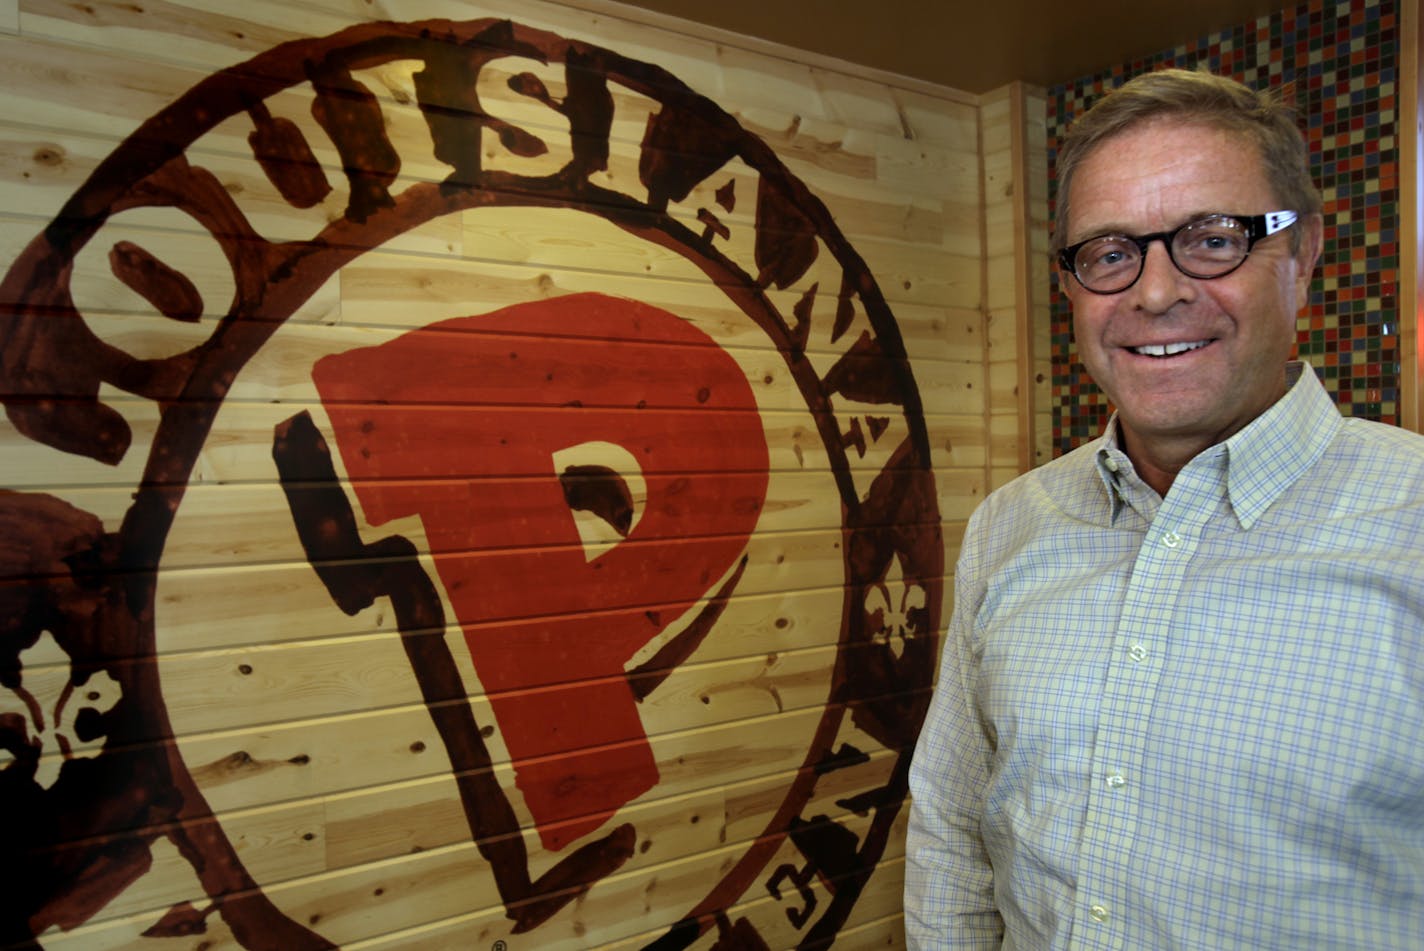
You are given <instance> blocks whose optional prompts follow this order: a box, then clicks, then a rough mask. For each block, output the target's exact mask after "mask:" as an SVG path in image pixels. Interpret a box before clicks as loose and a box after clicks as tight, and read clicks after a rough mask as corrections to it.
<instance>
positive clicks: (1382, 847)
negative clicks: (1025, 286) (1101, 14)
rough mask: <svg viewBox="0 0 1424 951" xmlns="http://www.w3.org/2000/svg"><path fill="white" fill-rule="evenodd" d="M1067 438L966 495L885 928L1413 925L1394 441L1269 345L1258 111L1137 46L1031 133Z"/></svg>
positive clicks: (1336, 932) (1286, 933) (1422, 874)
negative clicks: (1042, 152)
mask: <svg viewBox="0 0 1424 951" xmlns="http://www.w3.org/2000/svg"><path fill="white" fill-rule="evenodd" d="M1058 175H1059V181H1060V207H1059V215H1060V217H1059V219H1058V222H1057V229H1058V230H1057V233H1056V236H1055V241H1056V244H1057V245H1058V248H1059V250H1060V255H1059V257H1060V280H1061V282H1062V284H1063V286H1064V287H1065V289H1066V291H1067V294H1068V296H1069V299H1070V300H1071V302H1072V305H1073V314H1074V330H1075V335H1076V339H1077V344H1078V350H1079V353H1080V355H1081V357H1082V360H1083V363H1084V365H1085V366H1086V367H1087V369H1088V370H1089V371H1090V372H1091V374H1092V376H1093V378H1094V380H1096V381H1097V383H1098V385H1099V386H1101V387H1102V389H1103V390H1104V392H1106V393H1107V395H1108V396H1109V398H1110V399H1111V400H1112V402H1113V405H1114V406H1115V407H1116V413H1115V415H1114V417H1113V418H1112V420H1111V421H1110V422H1109V423H1108V426H1107V430H1106V432H1105V433H1104V434H1103V436H1102V437H1101V438H1099V439H1098V440H1096V441H1094V442H1092V443H1090V444H1088V445H1086V446H1083V447H1081V448H1079V449H1078V450H1076V451H1075V452H1072V453H1069V454H1067V455H1065V456H1063V457H1062V458H1060V459H1058V460H1055V461H1054V462H1051V463H1049V464H1047V465H1045V466H1043V467H1042V468H1040V469H1038V470H1035V471H1033V472H1031V473H1028V474H1026V475H1024V476H1022V477H1021V478H1019V479H1017V480H1016V481H1014V482H1013V483H1012V484H1010V485H1008V486H1006V487H1005V488H1004V489H1002V490H1001V491H998V492H996V493H994V494H993V495H991V496H990V498H989V499H988V500H987V501H986V502H985V503H984V505H983V506H981V508H980V509H979V511H978V512H976V513H975V515H974V517H973V518H972V519H971V521H970V524H969V528H968V532H967V534H966V536H965V540H964V545H963V550H962V553H961V556H960V561H959V567H958V571H957V574H956V579H955V591H956V595H955V605H954V613H953V618H952V620H951V622H950V628H949V634H948V637H947V641H946V645H945V649H944V656H943V661H942V667H941V670H940V677H939V684H938V687H937V688H936V694H935V697H934V701H933V704H932V706H931V709H930V712H929V716H928V719H927V720H926V724H925V728H924V732H923V733H922V735H921V737H920V740H919V745H918V748H917V750H916V753H915V758H914V762H913V765H912V767H911V774H910V787H911V792H912V794H913V802H912V807H911V814H910V833H909V842H908V855H907V866H906V886H905V924H906V931H907V933H908V937H909V944H910V947H911V948H926V949H929V948H935V949H941V948H951V949H958V948H971V947H972V948H998V947H1004V948H1015V949H1020V951H1022V949H1031V948H1065V949H1066V948H1074V949H1077V948H1085V949H1086V948H1120V949H1127V951H1146V949H1159V948H1161V949H1165V948H1174V949H1176V948H1179V949H1190V951H1218V949H1236V948H1240V949H1262V948H1274V949H1282V951H1284V949H1291V951H1297V949H1311V951H1320V949H1327V948H1371V949H1383V948H1389V949H1399V948H1416V949H1417V948H1424V547H1421V546H1424V438H1421V437H1419V436H1416V435H1413V434H1410V433H1407V432H1405V431H1403V430H1400V429H1397V428H1394V427H1390V426H1385V425H1381V424H1379V423H1372V422H1366V421H1362V420H1353V419H1351V420H1343V419H1341V417H1340V415H1339V413H1338V412H1337V411H1336V409H1335V406H1334V404H1333V403H1332V401H1331V400H1330V398H1329V397H1328V396H1327V395H1326V393H1325V391H1324V389H1323V388H1322V387H1321V385H1320V383H1319V382H1317V380H1316V377H1315V375H1314V373H1313V371H1312V370H1310V369H1309V368H1304V369H1302V367H1301V365H1300V364H1298V363H1290V362H1289V358H1290V356H1291V351H1292V346H1293V343H1294V341H1295V334H1296V329H1295V320H1296V314H1297V312H1298V311H1299V309H1300V308H1301V307H1302V306H1303V305H1304V303H1305V302H1306V297H1307V291H1308V288H1309V284H1310V280H1311V272H1312V270H1313V269H1314V266H1315V262H1316V258H1317V257H1318V255H1319V252H1320V247H1321V230H1322V225H1321V216H1320V198H1319V195H1318V193H1317V192H1316V190H1315V188H1314V186H1313V185H1312V184H1311V182H1310V178H1309V173H1308V165H1307V156H1306V150H1305V146H1304V143H1303V141H1302V139H1301V136H1300V134H1299V132H1298V130H1297V129H1296V126H1295V124H1294V121H1293V119H1292V117H1291V116H1290V114H1289V111H1288V110H1286V109H1285V108H1284V107H1282V106H1280V105H1279V104H1278V103H1276V102H1274V101H1272V100H1271V99H1269V98H1268V97H1266V96H1263V95H1258V94H1257V93H1255V92H1252V91H1251V90H1249V89H1247V88H1245V87H1244V86H1241V85H1239V84H1237V83H1235V82H1232V81H1230V80H1225V79H1221V78H1218V77H1213V76H1208V75H1206V74H1203V73H1189V72H1182V71H1175V70H1173V71H1164V72H1159V73H1154V74H1150V75H1147V76H1143V77H1139V78H1138V79H1136V80H1134V81H1132V82H1130V83H1128V84H1126V85H1125V86H1123V87H1122V88H1121V89H1120V90H1118V91H1117V92H1114V93H1112V94H1110V95H1109V96H1107V97H1106V98H1105V99H1104V100H1103V101H1102V102H1101V103H1100V104H1099V105H1097V106H1096V107H1095V108H1094V109H1093V110H1091V111H1090V112H1089V113H1088V114H1087V115H1086V116H1084V117H1083V118H1082V119H1081V120H1080V121H1079V122H1078V123H1077V124H1076V125H1075V126H1074V128H1073V129H1072V131H1071V132H1070V134H1069V136H1068V138H1067V141H1065V143H1064V145H1063V148H1062V150H1061V153H1060V156H1059V160H1058Z"/></svg>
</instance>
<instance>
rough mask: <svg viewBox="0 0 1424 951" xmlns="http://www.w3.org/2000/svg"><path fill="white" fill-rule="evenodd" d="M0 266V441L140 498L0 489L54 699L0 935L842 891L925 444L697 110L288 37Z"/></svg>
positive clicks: (27, 622) (461, 36) (918, 543)
mask: <svg viewBox="0 0 1424 951" xmlns="http://www.w3.org/2000/svg"><path fill="white" fill-rule="evenodd" d="M333 169H336V170H339V172H332V171H331V170H333ZM95 275H99V276H97V277H96V276H95ZM0 293H3V299H4V301H5V302H6V304H7V307H6V310H5V313H4V315H2V316H0V326H2V327H3V329H0V335H2V336H3V341H4V343H3V344H0V348H3V349H0V358H3V359H2V361H0V373H3V377H4V379H3V382H4V389H3V392H4V393H6V394H7V395H6V397H5V404H6V410H7V413H8V415H9V418H10V420H11V422H12V423H13V424H14V426H15V427H16V428H17V429H18V430H19V431H20V432H21V433H22V434H23V435H24V436H25V437H27V438H28V439H30V440H32V441H33V442H34V443H36V444H40V445H43V446H45V447H49V448H51V449H55V450H61V451H63V452H64V453H69V454H72V455H73V456H78V457H84V458H86V459H88V460H93V461H95V462H97V463H103V464H105V465H107V466H113V467H116V470H117V471H119V472H121V473H128V474H129V475H131V476H132V478H133V485H132V488H131V490H130V491H129V492H126V493H125V494H124V496H123V498H122V499H121V500H119V501H116V500H115V495H114V493H112V492H110V493H108V494H104V493H102V492H98V491H97V490H96V492H95V493H94V494H93V497H92V505H91V504H90V502H89V500H88V498H87V497H84V495H83V493H79V495H78V496H66V497H64V498H60V497H59V495H60V494H59V493H54V494H49V493H43V492H18V491H17V492H5V493H2V494H0V516H3V518H4V519H5V522H6V524H7V525H9V526H13V529H14V531H13V536H14V537H15V538H16V539H17V540H18V541H19V542H20V544H19V545H18V547H16V548H15V549H13V550H12V551H10V553H9V554H8V555H7V557H8V558H9V559H10V561H11V563H10V564H7V565H6V566H5V572H6V574H7V575H8V576H11V577H24V578H29V579H34V580H32V581H31V582H29V583H27V584H26V585H23V586H13V587H14V590H13V591H12V592H11V593H10V594H7V595H6V596H7V597H11V598H13V599H15V604H14V605H12V606H11V607H12V608H13V609H12V610H10V611H9V612H8V615H9V617H10V618H11V620H10V621H9V622H8V626H7V627H6V628H5V633H4V637H5V641H4V644H3V651H4V654H3V657H4V661H5V664H6V665H7V667H6V669H8V670H10V671H11V673H10V675H9V679H8V680H6V681H5V683H6V685H9V686H12V688H13V689H22V690H25V691H26V695H27V696H29V695H33V694H34V692H35V689H38V688H37V687H36V685H37V684H39V683H40V678H41V676H42V675H41V671H40V664H39V663H38V661H40V660H43V661H45V662H46V663H48V664H49V665H50V666H49V667H47V668H45V669H46V670H49V671H50V672H51V674H52V673H53V671H54V670H56V669H63V670H64V676H63V678H62V682H60V681H56V686H55V690H56V691H57V694H58V695H61V696H62V698H63V699H62V700H60V701H57V703H58V704H59V705H60V706H63V705H65V704H68V705H69V706H68V707H67V709H69V710H70V711H71V713H70V714H68V716H69V719H68V720H66V719H65V718H64V717H63V716H61V715H60V713H59V712H58V711H59V709H60V707H59V706H56V707H55V710H56V712H55V720H56V722H55V729H58V728H59V727H61V726H64V727H65V728H66V729H68V730H69V733H67V734H65V736H68V737H70V739H68V740H66V741H65V742H64V743H59V744H58V745H57V746H55V747H54V748H52V749H47V748H46V745H45V743H44V742H39V741H37V740H36V739H35V736H36V735H37V734H36V733H35V731H33V730H29V729H28V728H27V727H25V726H24V725H23V724H21V723H20V722H19V720H14V721H7V722H6V725H5V726H4V727H3V729H4V731H5V732H4V737H5V749H6V750H8V751H9V754H10V759H9V761H8V763H7V764H6V765H5V768H4V769H3V771H0V788H3V789H4V791H5V796H6V801H7V802H14V803H16V804H17V805H18V806H19V808H20V810H21V812H17V813H15V814H17V815H18V814H24V815H26V816H27V817H31V816H32V817H34V821H27V822H26V824H25V828H24V829H23V830H20V831H18V832H17V833H16V835H15V837H14V838H13V842H12V843H11V844H10V845H9V846H7V850H8V851H7V852H6V861H7V862H13V863H20V862H24V863H25V869H26V875H25V878H26V884H25V885H23V886H22V887H21V888H20V890H19V892H18V893H17V894H18V899H17V902H16V903H14V909H15V910H14V912H13V913H10V912H7V915H11V916H12V918H13V920H12V921H10V922H9V923H8V924H9V927H10V929H11V931H15V930H16V929H17V928H20V929H26V930H28V932H29V933H31V934H34V935H38V934H41V933H43V932H45V931H46V930H47V929H51V928H61V929H65V930H69V929H73V928H82V927H94V928H99V927H100V924H99V923H98V921H97V919H95V914H96V913H97V912H98V911H99V910H100V909H102V908H105V907H106V906H107V907H108V908H109V910H110V912H112V910H113V908H115V907H118V908H124V907H126V906H125V905H124V902H125V901H126V900H127V901H131V902H132V903H133V904H132V908H133V910H134V913H135V915H137V914H138V913H139V912H140V911H141V910H143V909H145V908H152V907H156V906H157V905H158V904H161V903H165V902H166V903H167V904H166V905H164V906H163V907H166V908H167V909H168V910H167V912H166V913H160V914H159V915H156V916H153V917H156V918H158V919H159V920H157V922H156V923H153V924H152V925H151V927H150V928H149V930H148V932H146V933H149V934H151V935H155V936H162V935H178V934H191V933H196V932H202V931H205V930H207V929H211V928H217V927H225V928H227V929H228V930H230V931H231V932H232V934H233V936H234V937H235V940H236V941H237V943H239V944H240V945H242V946H244V947H248V948H258V947H273V948H281V949H284V951H290V949H299V948H317V947H329V946H332V945H340V944H343V943H349V942H351V941H355V940H359V939H360V938H364V937H368V936H370V935H372V934H374V933H388V932H393V933H397V934H399V933H401V932H402V930H403V929H409V930H410V933H411V935H412V938H411V940H412V941H417V940H419V941H420V942H428V941H432V940H433V941H437V942H438V941H439V940H440V939H441V937H442V936H453V935H459V936H461V937H460V941H461V943H462V944H463V945H466V946H475V947H483V946H488V947H509V948H517V947H521V946H522V947H541V948H545V947H557V946H561V943H563V944H567V945H568V946H587V945H588V944H590V943H600V944H607V943H611V942H613V941H618V942H621V944H620V946H630V947H631V946H648V947H658V948H684V947H692V946H694V945H696V946H700V947H732V946H735V947H765V946H773V945H775V946H791V945H795V946H802V947H819V946H823V945H825V944H826V943H827V942H828V941H829V940H830V939H832V938H834V937H835V935H836V934H838V933H839V932H840V930H841V929H842V928H843V927H845V926H846V924H847V922H848V921H851V920H852V919H851V913H852V911H853V909H854V907H855V905H856V902H857V900H858V899H859V898H860V897H861V895H862V893H863V892H864V891H865V889H866V886H867V883H868V882H869V881H870V879H871V876H872V875H873V874H874V872H875V870H876V868H877V865H878V863H880V861H881V860H882V858H883V857H884V856H885V852H886V848H887V845H888V844H889V843H890V842H891V840H892V833H894V831H895V830H896V828H897V826H896V822H897V820H898V819H902V815H901V810H902V806H903V803H904V798H905V773H906V769H907V767H908V759H909V754H910V752H911V751H912V748H913V744H914V738H915V736H916V734H917V733H918V729H919V724H920V722H921V720H922V718H923V715H924V710H925V706H926V705H927V702H928V694H929V687H930V681H931V677H932V674H933V670H934V666H935V660H936V656H937V643H936V638H935V631H936V630H937V629H938V627H939V618H940V604H941V595H942V590H941V589H942V581H941V579H942V574H943V541H942V538H941V536H940V529H939V518H938V510H937V504H936V493H935V487H934V478H933V474H932V472H931V469H930V459H929V451H928V439H927V435H926V432H925V428H924V420H923V415H922V412H921V409H920V404H919V396H918V393H917V390H916V388H915V384H914V379H913V375H912V372H911V368H910V365H909V361H908V359H907V357H906V354H905V351H904V346H903V343H902V341H901V338H900V335H899V331H898V328H897V326H896V323H895V320H894V317H893V315H892V314H891V312H890V309H889V308H888V307H887V305H886V303H885V301H884V299H883V297H882V296H881V294H880V291H879V289H878V287H877V285H876V283H875V281H874V279H873V278H872V276H871V275H870V273H869V271H868V269H867V268H866V266H865V263H864V262H863V261H862V259H861V258H860V257H859V255H858V254H857V253H856V252H855V251H854V249H853V248H852V247H851V246H850V244H849V243H848V242H847V241H846V239H845V238H844V236H843V235H842V234H841V233H840V231H839V229H838V228H837V227H836V225H835V223H834V221H833V220H832V218H831V215H830V213H829V212H828V211H827V209H826V207H825V206H824V205H823V204H822V203H821V202H820V201H819V200H818V199H817V198H816V197H815V196H814V195H812V194H811V193H810V191H809V190H808V189H807V188H806V186H805V185H804V184H803V183H802V182H801V181H800V180H799V179H798V178H796V177H795V176H794V175H792V174H791V172H790V171H788V169H787V168H786V166H785V165H784V164H783V163H782V162H781V161H780V160H779V159H778V158H777V156H776V155H775V154H774V152H773V151H772V149H771V148H769V147H768V146H767V145H766V143H764V142H763V141H761V140H760V139H759V138H757V137H756V136H754V135H752V134H751V133H749V132H748V131H746V130H745V129H744V128H743V127H742V126H741V125H740V124H739V123H738V122H737V121H736V120H735V119H734V118H733V117H732V116H730V115H729V114H728V113H727V112H725V111H724V110H723V109H721V108H720V107H718V106H717V105H715V104H714V103H713V102H711V101H710V100H708V99H707V98H705V97H703V96H700V95H698V94H697V93H695V92H693V91H692V90H691V89H689V88H688V87H687V86H686V85H684V84H683V83H682V82H680V81H679V80H678V79H677V78H675V77H674V76H672V75H670V74H669V73H668V72H667V71H665V70H663V69H661V68H660V67H657V66H654V65H651V64H648V63H645V62H639V61H636V60H631V59H628V58H626V57H624V56H621V55H619V54H617V53H615V52H613V51H610V50H607V49H603V48H600V47H597V46H593V45H590V44H587V43H584V42H581V41H576V40H569V39H565V38H561V37H558V36H555V35H552V34H550V33H546V32H542V31H539V30H534V29H530V28H526V27H523V26H520V25H517V24H512V23H509V22H505V21H477V22H464V23H460V22H449V21H427V22H420V23H408V24H391V23H381V24H367V25H362V26H359V27H355V28H352V29H350V30H347V31H344V32H342V33H338V34H335V35H333V36H330V37H326V38H322V39H314V40H302V41H297V42H293V43H289V44H285V45H283V46H280V47H276V48H274V49H272V50H270V51H268V52H266V53H264V54H262V55H260V56H258V57H256V58H254V59H252V60H250V61H248V62H246V63H243V64H241V65H239V66H236V67H232V68H230V69H227V70H224V71H222V72H221V73H218V74H215V75H214V76H212V77H209V78H208V79H207V80H205V81H203V82H201V83H199V84H198V85H196V86H194V87H193V88H192V89H191V90H190V91H189V92H188V93H186V94H185V95H184V96H183V97H181V98H180V99H179V100H177V101H176V102H175V103H174V104H173V105H172V106H170V107H169V108H167V109H165V110H164V111H163V112H161V113H159V114H158V115H156V116H154V117H153V118H152V119H150V120H148V121H147V122H145V123H143V125H142V126H141V127H140V128H139V129H138V130H137V131H136V132H135V133H134V134H133V135H132V136H130V138H129V139H127V140H126V141H125V142H124V143H123V144H122V145H121V146H120V147H119V148H118V149H116V150H115V151H114V152H113V153H111V154H110V155H109V156H108V157H107V158H106V159H105V160H104V161H103V162H102V163H100V164H99V166H98V167H97V169H96V171H95V172H94V173H93V175H92V176H91V177H90V179H89V180H88V181H87V182H86V183H85V185H84V186H83V187H82V188H81V189H80V190H79V191H78V192H76V193H75V194H74V195H73V196H72V197H71V198H70V199H69V201H68V202H67V203H66V204H65V206H64V208H63V209H62V211H61V212H60V213H59V215H58V216H56V218H55V219H54V220H53V221H52V222H51V223H50V224H49V225H48V226H47V227H46V229H45V230H44V232H43V233H41V234H40V235H39V236H37V237H36V238H35V239H34V241H33V242H31V244H30V245H29V246H28V247H27V248H26V249H25V251H24V252H23V253H22V254H21V256H20V257H19V258H18V259H17V260H16V261H15V263H14V264H13V266H12V267H11V268H10V271H9V273H8V274H7V276H6V278H5V282H4V285H3V291H0ZM155 312H156V314H157V315H161V316H144V315H152V314H154V313H155ZM160 324H161V327H156V325H160ZM155 328H156V329H155ZM52 481H58V480H52ZM40 484H42V483H37V485H40ZM76 498H77V499H78V502H76ZM830 526H835V529H834V530H831V531H828V530H827V529H828V528H829V527H830ZM65 658H67V664H68V667H67V668H64V665H63V663H62V662H63V661H64V659H65ZM56 661H59V662H61V663H60V665H59V667H55V665H54V662H56ZM32 688H33V689H32ZM71 694H72V695H73V697H74V699H73V700H70V699H69V697H70V696H71ZM41 706H42V705H41ZM76 711H77V712H76ZM66 724H67V726H65V725H66ZM27 730H28V732H27ZM51 732H52V733H53V735H54V736H59V734H58V733H54V732H53V731H51ZM46 735H49V734H46ZM56 743H58V741H57V740H56ZM260 842H265V843H266V846H265V847H264V848H256V847H254V846H255V844H256V843H260ZM16 867H17V868H18V867H19V866H18V864H17V865H16ZM173 869H181V870H184V871H183V874H182V875H180V874H178V873H177V872H172V870H173ZM170 872H172V874H169V873H170ZM160 873H161V874H160ZM163 875H168V876H169V878H168V879H164V880H163V881H165V882H167V881H169V880H171V881H172V882H174V883H177V884H172V885H167V884H165V885H164V886H163V887H157V888H149V889H147V890H146V889H145V888H144V887H143V886H142V884H141V883H140V884H139V885H135V883H136V882H140V880H141V879H142V880H146V878H145V877H146V876H147V877H155V876H157V877H158V878H159V879H162V876H163ZM184 876H186V877H184ZM76 881H78V882H82V883H83V888H82V889H76V888H75V886H74V883H75V882H76ZM184 889H186V893H185V891H184ZM358 895H359V896H360V897H359V899H358V898H356V897H353V896H358ZM121 896H122V897H121ZM341 896H345V897H341ZM145 903H147V904H145ZM600 909H601V910H600ZM373 915H375V916H379V917H380V919H381V923H380V924H379V925H378V926H372V924H371V916H373ZM91 920H94V921H95V923H94V924H93V925H87V924H86V923H88V922H91ZM417 936H418V938H417ZM526 942H527V943H526ZM397 944H398V942H397ZM392 946H393V947H394V946H397V945H395V944H393V945H392ZM423 946H426V945H423Z"/></svg>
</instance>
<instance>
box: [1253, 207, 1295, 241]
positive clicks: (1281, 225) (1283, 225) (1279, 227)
mask: <svg viewBox="0 0 1424 951" xmlns="http://www.w3.org/2000/svg"><path fill="white" fill-rule="evenodd" d="M1261 217H1262V218H1263V219H1265V230H1264V231H1262V232H1261V237H1263V238H1265V237H1269V236H1270V235H1273V234H1275V233H1276V232H1277V231H1284V230H1285V229H1287V228H1289V227H1290V226H1291V225H1293V224H1295V220H1296V218H1297V217H1299V216H1298V215H1297V214H1296V213H1295V212H1293V211H1272V212H1267V213H1266V214H1264V215H1262V216H1261Z"/></svg>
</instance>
